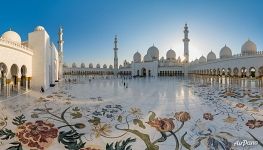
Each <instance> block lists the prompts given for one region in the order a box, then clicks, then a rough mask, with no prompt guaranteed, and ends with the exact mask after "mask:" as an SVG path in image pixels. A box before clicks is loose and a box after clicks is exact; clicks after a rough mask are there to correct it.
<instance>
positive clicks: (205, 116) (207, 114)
mask: <svg viewBox="0 0 263 150" xmlns="http://www.w3.org/2000/svg"><path fill="white" fill-rule="evenodd" d="M203 118H204V119H205V120H213V119H214V116H213V115H212V114H211V113H204V114H203Z"/></svg>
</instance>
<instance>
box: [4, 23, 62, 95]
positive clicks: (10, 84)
mask: <svg viewBox="0 0 263 150" xmlns="http://www.w3.org/2000/svg"><path fill="white" fill-rule="evenodd" d="M58 37H59V38H58V48H56V46H55V44H54V43H53V42H52V41H51V40H50V37H49V34H48V33H47V31H46V30H45V28H44V27H42V26H37V27H36V28H35V29H34V30H33V31H32V32H30V33H28V39H27V40H26V41H22V40H21V37H20V35H19V34H18V33H16V32H15V31H12V30H11V29H10V30H9V31H6V32H4V33H3V34H2V36H1V37H0V53H1V55H0V70H1V75H0V76H1V80H0V85H1V86H0V88H1V90H0V91H1V95H4V96H10V93H14V91H15V92H16V93H19V92H20V91H27V90H28V89H36V90H39V89H40V88H41V87H43V88H44V89H47V88H48V87H50V86H51V85H52V84H54V83H55V82H56V81H58V80H60V79H61V78H62V75H63V72H62V71H63V70H62V69H63V43H64V41H63V29H62V27H60V29H59V32H58Z"/></svg>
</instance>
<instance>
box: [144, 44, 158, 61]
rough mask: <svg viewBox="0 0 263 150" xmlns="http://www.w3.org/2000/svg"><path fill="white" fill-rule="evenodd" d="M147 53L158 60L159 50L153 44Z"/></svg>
mask: <svg viewBox="0 0 263 150" xmlns="http://www.w3.org/2000/svg"><path fill="white" fill-rule="evenodd" d="M147 54H149V55H150V56H151V58H152V59H153V60H158V59H159V50H158V48H157V47H155V46H151V47H150V48H149V49H148V51H147Z"/></svg>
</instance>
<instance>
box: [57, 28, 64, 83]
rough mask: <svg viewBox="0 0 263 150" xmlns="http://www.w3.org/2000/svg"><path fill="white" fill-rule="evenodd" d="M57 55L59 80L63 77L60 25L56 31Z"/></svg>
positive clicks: (61, 29) (61, 30)
mask: <svg viewBox="0 0 263 150" xmlns="http://www.w3.org/2000/svg"><path fill="white" fill-rule="evenodd" d="M58 37H59V39H58V56H59V70H58V79H59V80H61V79H62V77H63V44H64V41H63V28H62V27H61V26H60V28H59V32H58Z"/></svg>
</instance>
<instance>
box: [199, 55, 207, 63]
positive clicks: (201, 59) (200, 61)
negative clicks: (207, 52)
mask: <svg viewBox="0 0 263 150" xmlns="http://www.w3.org/2000/svg"><path fill="white" fill-rule="evenodd" d="M205 62H206V58H205V57H204V56H203V55H202V56H201V57H200V58H199V63H205Z"/></svg>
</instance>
